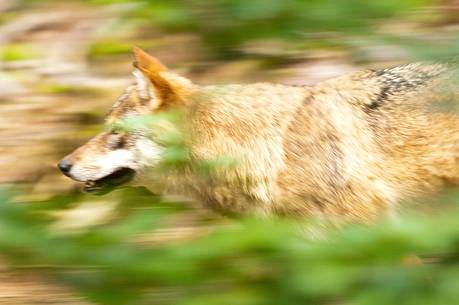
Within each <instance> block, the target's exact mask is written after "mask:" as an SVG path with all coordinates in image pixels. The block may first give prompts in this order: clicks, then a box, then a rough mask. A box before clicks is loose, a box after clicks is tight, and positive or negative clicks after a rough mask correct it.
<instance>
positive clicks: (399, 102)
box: [61, 49, 459, 221]
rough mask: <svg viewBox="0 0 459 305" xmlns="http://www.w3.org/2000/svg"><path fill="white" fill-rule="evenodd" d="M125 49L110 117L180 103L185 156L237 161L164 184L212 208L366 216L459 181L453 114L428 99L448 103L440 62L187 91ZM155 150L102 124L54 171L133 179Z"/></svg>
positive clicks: (152, 160) (458, 131)
mask: <svg viewBox="0 0 459 305" xmlns="http://www.w3.org/2000/svg"><path fill="white" fill-rule="evenodd" d="M135 55H136V64H135V65H136V67H137V72H136V74H137V78H138V82H137V84H136V85H135V86H134V87H130V88H129V89H128V90H127V91H126V94H125V95H123V96H122V97H121V98H120V100H119V101H118V102H117V103H116V104H115V105H114V108H113V109H112V111H111V113H110V114H109V116H108V122H109V124H110V123H111V122H113V121H116V120H118V119H119V118H124V117H126V116H131V115H138V114H145V113H149V112H152V111H153V112H154V111H156V112H158V111H167V110H168V109H181V110H182V111H183V112H184V114H185V116H184V117H185V122H184V123H185V129H184V130H185V133H186V137H185V139H186V146H187V148H188V150H189V151H190V156H191V158H192V159H193V160H197V161H202V160H215V159H218V158H225V157H228V156H231V157H234V158H235V159H236V160H237V162H236V165H235V166H225V167H222V168H217V169H215V170H214V171H211V173H210V174H209V175H208V176H206V177H205V178H204V177H203V176H202V175H196V174H195V173H193V171H192V170H191V169H190V170H185V172H184V173H181V175H179V176H171V177H169V179H170V182H171V183H170V186H171V188H170V189H171V190H173V191H177V190H180V191H182V192H183V193H184V195H186V196H192V197H193V198H194V199H195V200H196V201H198V202H202V203H204V204H205V205H206V206H208V207H210V208H212V209H214V210H218V211H221V212H223V213H236V214H256V215H272V214H276V215H290V216H295V217H297V216H303V215H304V216H308V215H312V216H316V217H319V218H321V219H327V220H333V221H370V220H373V219H375V218H377V217H380V216H382V215H385V214H386V213H388V212H391V211H393V209H394V207H396V205H397V203H398V202H400V201H401V200H405V199H408V198H411V197H413V196H417V195H420V194H427V193H433V192H436V191H438V190H440V189H441V188H442V187H444V186H445V185H448V184H457V183H458V182H459V127H458V126H459V124H458V123H459V118H458V117H457V116H456V115H454V114H451V113H444V112H440V111H439V110H435V107H430V106H429V105H432V104H436V103H437V104H438V103H440V102H446V101H449V100H451V99H453V100H454V99H455V101H456V102H457V101H459V94H458V93H459V92H458V91H459V90H457V89H456V90H455V88H454V84H453V82H451V80H450V79H449V75H448V74H449V72H448V69H447V67H446V66H445V65H440V64H438V65H419V64H412V65H406V66H401V67H397V68H392V69H386V70H380V71H362V72H357V73H353V74H350V75H345V76H343V77H340V78H336V79H332V80H329V81H326V82H323V83H320V84H318V85H316V86H313V87H295V86H287V85H274V84H250V85H222V86H198V85H195V84H192V83H191V82H190V81H188V80H187V79H184V78H182V77H180V76H177V75H175V74H172V73H170V72H168V71H166V69H165V68H164V67H163V66H162V65H161V64H160V63H159V62H157V60H156V59H154V58H152V57H150V56H148V55H147V54H145V53H144V52H142V51H141V50H138V49H136V50H135ZM140 134H141V133H140ZM114 139H115V140H114ZM120 139H121V140H120ZM120 141H121V142H123V145H119V143H120ZM114 143H115V144H114ZM160 152H161V147H160V145H158V144H156V143H154V141H151V140H150V139H148V138H146V137H145V136H144V135H143V136H142V135H139V134H137V135H135V134H123V135H118V134H113V133H111V132H110V131H107V132H104V133H102V134H101V135H98V136H97V137H96V138H94V139H93V140H90V141H89V142H88V144H86V145H84V146H83V147H81V148H79V149H78V150H77V151H75V152H74V153H72V154H71V155H69V156H68V157H67V158H66V159H64V163H66V164H64V165H71V168H66V169H65V172H66V174H67V175H69V176H71V177H72V178H74V179H76V180H80V181H84V182H88V181H96V182H97V181H104V179H106V178H105V177H107V176H109V177H110V174H112V173H113V172H116V171H117V170H119V169H120V168H129V169H132V170H135V171H136V172H137V176H141V175H140V173H141V172H144V170H145V169H146V168H150V167H154V164H156V163H157V160H158V155H159V154H160ZM61 167H62V166H61ZM69 167H70V166H69ZM131 174H132V173H131ZM115 176H116V175H115ZM90 184H91V183H90ZM147 187H148V185H147Z"/></svg>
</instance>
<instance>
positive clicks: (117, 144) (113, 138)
mask: <svg viewBox="0 0 459 305" xmlns="http://www.w3.org/2000/svg"><path fill="white" fill-rule="evenodd" d="M108 146H109V148H110V149H112V150H115V149H121V148H124V147H125V146H126V135H125V134H124V133H121V132H117V133H114V132H110V138H109V141H108Z"/></svg>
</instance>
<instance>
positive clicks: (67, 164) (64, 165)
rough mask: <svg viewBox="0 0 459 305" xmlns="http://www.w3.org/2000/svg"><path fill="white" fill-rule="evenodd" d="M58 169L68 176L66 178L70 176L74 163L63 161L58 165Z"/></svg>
mask: <svg viewBox="0 0 459 305" xmlns="http://www.w3.org/2000/svg"><path fill="white" fill-rule="evenodd" d="M57 167H59V169H60V170H61V172H62V173H63V174H64V175H66V176H69V173H70V170H71V169H72V163H70V162H69V161H68V160H66V159H62V160H61V161H60V162H59V163H58V164H57Z"/></svg>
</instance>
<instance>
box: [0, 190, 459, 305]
mask: <svg viewBox="0 0 459 305" xmlns="http://www.w3.org/2000/svg"><path fill="white" fill-rule="evenodd" d="M115 195H116V196H115V197H116V198H120V202H119V203H118V205H117V207H116V209H115V210H114V212H113V215H112V216H111V217H109V218H110V220H107V221H106V222H105V223H104V224H99V225H94V226H90V227H86V228H84V229H79V230H65V229H62V230H56V222H55V220H54V219H55V218H53V217H52V216H51V215H56V214H58V212H63V211H66V210H67V209H69V208H75V207H76V206H78V205H79V204H81V203H82V201H81V200H82V198H75V197H71V196H70V197H66V196H61V197H56V198H54V199H51V200H47V201H43V202H34V203H26V202H22V203H20V202H15V203H13V202H12V200H13V199H12V198H13V197H12V195H11V194H9V192H8V191H6V190H3V191H2V197H1V199H0V251H1V253H2V256H6V257H7V258H8V260H9V261H10V262H12V263H13V264H14V265H15V266H21V270H27V269H28V268H30V269H32V268H34V269H41V270H42V271H46V272H47V273H49V274H52V275H54V276H56V277H58V278H59V279H61V280H63V281H64V282H65V283H66V284H67V285H69V286H71V287H73V288H75V289H76V290H77V291H79V292H80V293H81V294H82V295H84V296H86V297H87V298H88V299H90V300H91V301H92V302H94V303H95V304H116V305H120V304H165V305H166V304H171V305H172V304H174V305H180V304H184V305H185V304H186V305H190V304H194V305H218V304H222V305H226V304H251V305H253V304H273V305H279V304H368V305H393V304H412V305H419V304H426V305H427V304H431V305H438V304H459V289H458V287H459V226H458V221H457V219H458V218H459V210H456V211H455V212H451V213H447V215H439V216H437V217H424V216H419V215H418V216H413V217H407V218H404V219H402V220H399V221H397V222H396V223H395V222H383V223H380V224H379V225H376V226H374V227H371V228H370V227H363V226H351V227H347V228H344V229H343V230H342V231H340V232H339V233H333V234H331V235H330V238H329V240H328V241H326V242H311V241H307V240H304V239H303V238H301V237H299V235H298V234H297V231H296V229H295V228H297V225H295V224H291V223H289V222H288V221H286V220H279V219H277V220H276V219H273V220H269V221H259V220H254V219H242V220H240V222H239V221H238V222H235V224H234V225H233V226H231V227H228V226H225V227H222V228H218V229H216V230H215V231H214V232H213V233H209V234H204V235H203V236H201V237H195V238H193V239H191V240H190V239H188V240H185V241H176V242H173V243H155V242H152V243H145V242H144V243H140V242H136V241H138V239H139V237H141V236H146V235H148V234H154V233H155V232H159V231H160V230H161V228H163V227H164V224H165V223H168V221H170V220H171V219H172V218H173V217H174V216H177V215H179V214H180V213H186V212H187V211H188V209H189V207H187V206H186V205H182V204H177V203H164V202H161V201H160V200H159V199H158V198H157V197H154V196H152V195H150V194H148V193H146V192H145V191H141V190H135V189H127V190H124V191H118V192H117V194H115ZM455 195H456V196H457V194H455ZM115 197H113V198H115ZM416 255H417V256H418V257H419V258H421V259H423V260H424V263H422V264H410V263H406V261H407V260H408V261H409V258H410V257H411V258H413V257H414V256H416ZM37 266H44V267H37Z"/></svg>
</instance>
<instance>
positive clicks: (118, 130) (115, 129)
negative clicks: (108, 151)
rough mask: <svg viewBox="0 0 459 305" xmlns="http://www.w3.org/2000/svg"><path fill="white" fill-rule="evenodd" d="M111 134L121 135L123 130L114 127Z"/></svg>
mask: <svg viewBox="0 0 459 305" xmlns="http://www.w3.org/2000/svg"><path fill="white" fill-rule="evenodd" d="M110 134H111V135H119V134H121V130H120V129H117V128H113V129H112V130H110Z"/></svg>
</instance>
